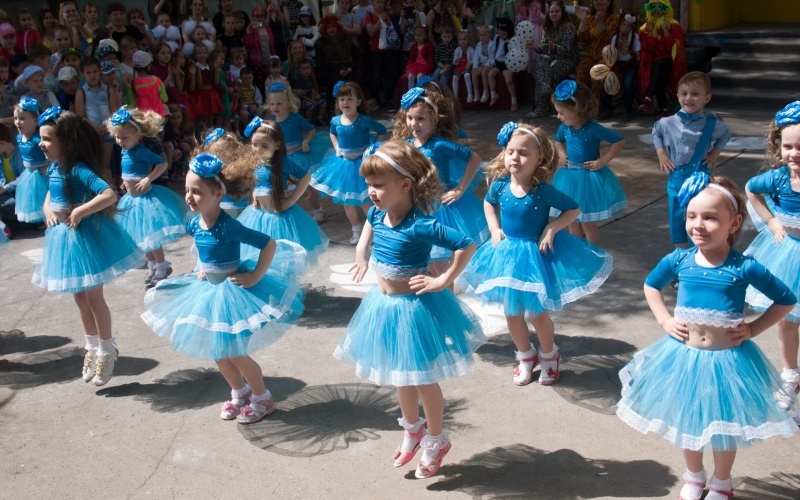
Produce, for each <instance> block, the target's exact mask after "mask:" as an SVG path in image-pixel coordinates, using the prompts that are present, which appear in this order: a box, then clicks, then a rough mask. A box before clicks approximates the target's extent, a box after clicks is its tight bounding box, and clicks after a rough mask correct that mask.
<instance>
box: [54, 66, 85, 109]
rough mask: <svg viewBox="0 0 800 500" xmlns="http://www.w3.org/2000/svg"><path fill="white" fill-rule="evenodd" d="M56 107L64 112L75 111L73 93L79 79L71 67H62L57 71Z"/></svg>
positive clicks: (76, 89) (75, 90) (76, 88)
mask: <svg viewBox="0 0 800 500" xmlns="http://www.w3.org/2000/svg"><path fill="white" fill-rule="evenodd" d="M57 81H58V89H59V90H58V93H57V94H56V99H58V105H59V106H61V109H63V110H66V111H75V93H76V92H77V91H78V85H79V84H80V78H79V77H78V72H77V71H75V68H73V67H72V66H64V67H63V68H61V69H60V70H59V71H58V80H57Z"/></svg>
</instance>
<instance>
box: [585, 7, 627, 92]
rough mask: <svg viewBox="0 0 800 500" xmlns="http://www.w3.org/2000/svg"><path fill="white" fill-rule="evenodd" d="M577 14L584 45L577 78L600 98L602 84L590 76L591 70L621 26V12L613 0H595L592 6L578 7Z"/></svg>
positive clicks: (599, 60) (600, 60) (600, 59)
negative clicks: (619, 12) (617, 9)
mask: <svg viewBox="0 0 800 500" xmlns="http://www.w3.org/2000/svg"><path fill="white" fill-rule="evenodd" d="M575 15H576V16H578V19H579V20H580V25H579V26H578V41H580V42H581V43H582V44H583V45H584V56H583V59H581V61H580V62H579V63H578V68H577V70H576V71H575V79H576V80H577V81H579V82H581V83H583V84H584V85H586V86H588V87H589V88H591V89H592V93H593V94H594V96H595V97H597V98H598V99H599V98H600V85H599V84H598V82H597V81H595V80H592V78H591V77H590V76H589V70H590V69H592V66H594V65H595V64H597V63H600V62H602V59H603V56H602V53H603V47H605V46H606V45H608V44H610V43H611V39H612V38H613V37H614V35H616V34H617V29H618V28H619V14H617V13H616V10H615V9H614V2H613V0H594V2H592V8H591V9H590V10H589V9H586V8H585V7H576V8H575Z"/></svg>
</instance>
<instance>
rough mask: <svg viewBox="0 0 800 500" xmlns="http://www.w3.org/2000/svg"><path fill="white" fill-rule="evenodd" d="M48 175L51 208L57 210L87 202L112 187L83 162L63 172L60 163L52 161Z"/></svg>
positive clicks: (68, 208) (67, 208)
mask: <svg viewBox="0 0 800 500" xmlns="http://www.w3.org/2000/svg"><path fill="white" fill-rule="evenodd" d="M47 175H48V177H49V180H50V208H52V209H53V210H56V211H61V210H70V209H72V208H73V207H76V206H78V205H82V204H84V203H87V202H89V201H91V200H92V198H94V197H95V195H98V194H100V193H102V192H103V191H105V190H106V189H109V188H110V186H109V185H108V183H107V182H106V181H104V180H103V179H101V178H100V177H99V176H98V175H97V174H96V173H94V171H93V170H92V169H90V168H89V166H88V165H87V164H85V163H83V162H78V163H76V164H75V165H73V166H72V168H71V169H70V170H69V172H62V171H61V170H59V168H58V163H51V164H50V166H49V167H48V169H47Z"/></svg>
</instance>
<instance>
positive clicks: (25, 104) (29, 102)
mask: <svg viewBox="0 0 800 500" xmlns="http://www.w3.org/2000/svg"><path fill="white" fill-rule="evenodd" d="M19 109H21V110H23V111H28V112H30V113H33V114H35V115H38V114H39V101H37V100H36V99H34V98H33V97H29V96H24V97H22V99H20V100H19Z"/></svg>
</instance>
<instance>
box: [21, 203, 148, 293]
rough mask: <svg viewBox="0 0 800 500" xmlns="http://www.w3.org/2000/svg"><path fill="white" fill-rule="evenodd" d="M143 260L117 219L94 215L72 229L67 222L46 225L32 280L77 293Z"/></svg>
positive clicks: (54, 289) (55, 290) (44, 286)
mask: <svg viewBox="0 0 800 500" xmlns="http://www.w3.org/2000/svg"><path fill="white" fill-rule="evenodd" d="M144 262H145V258H144V253H142V251H141V250H140V249H139V247H138V246H136V242H134V241H133V239H132V238H131V237H130V236H129V235H128V233H127V232H125V230H124V229H122V227H121V226H120V225H119V224H117V223H116V221H114V220H113V219H110V218H108V217H106V216H104V215H102V214H94V215H91V216H89V217H87V218H86V219H83V220H82V221H81V223H80V224H78V227H76V228H75V229H70V228H69V226H67V225H66V224H56V225H55V226H50V227H48V228H47V231H45V233H44V248H43V249H42V261H41V262H40V263H39V264H37V265H36V267H35V269H34V271H33V279H32V280H31V281H32V282H33V284H34V285H36V286H39V287H42V288H44V289H46V290H49V291H51V292H57V293H77V292H81V291H83V290H88V289H90V288H95V287H98V286H100V285H103V284H105V283H108V282H110V281H111V280H113V279H114V278H116V277H117V276H120V275H121V274H124V273H125V272H126V271H128V270H129V269H132V268H136V267H139V266H141V265H142V264H144Z"/></svg>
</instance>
